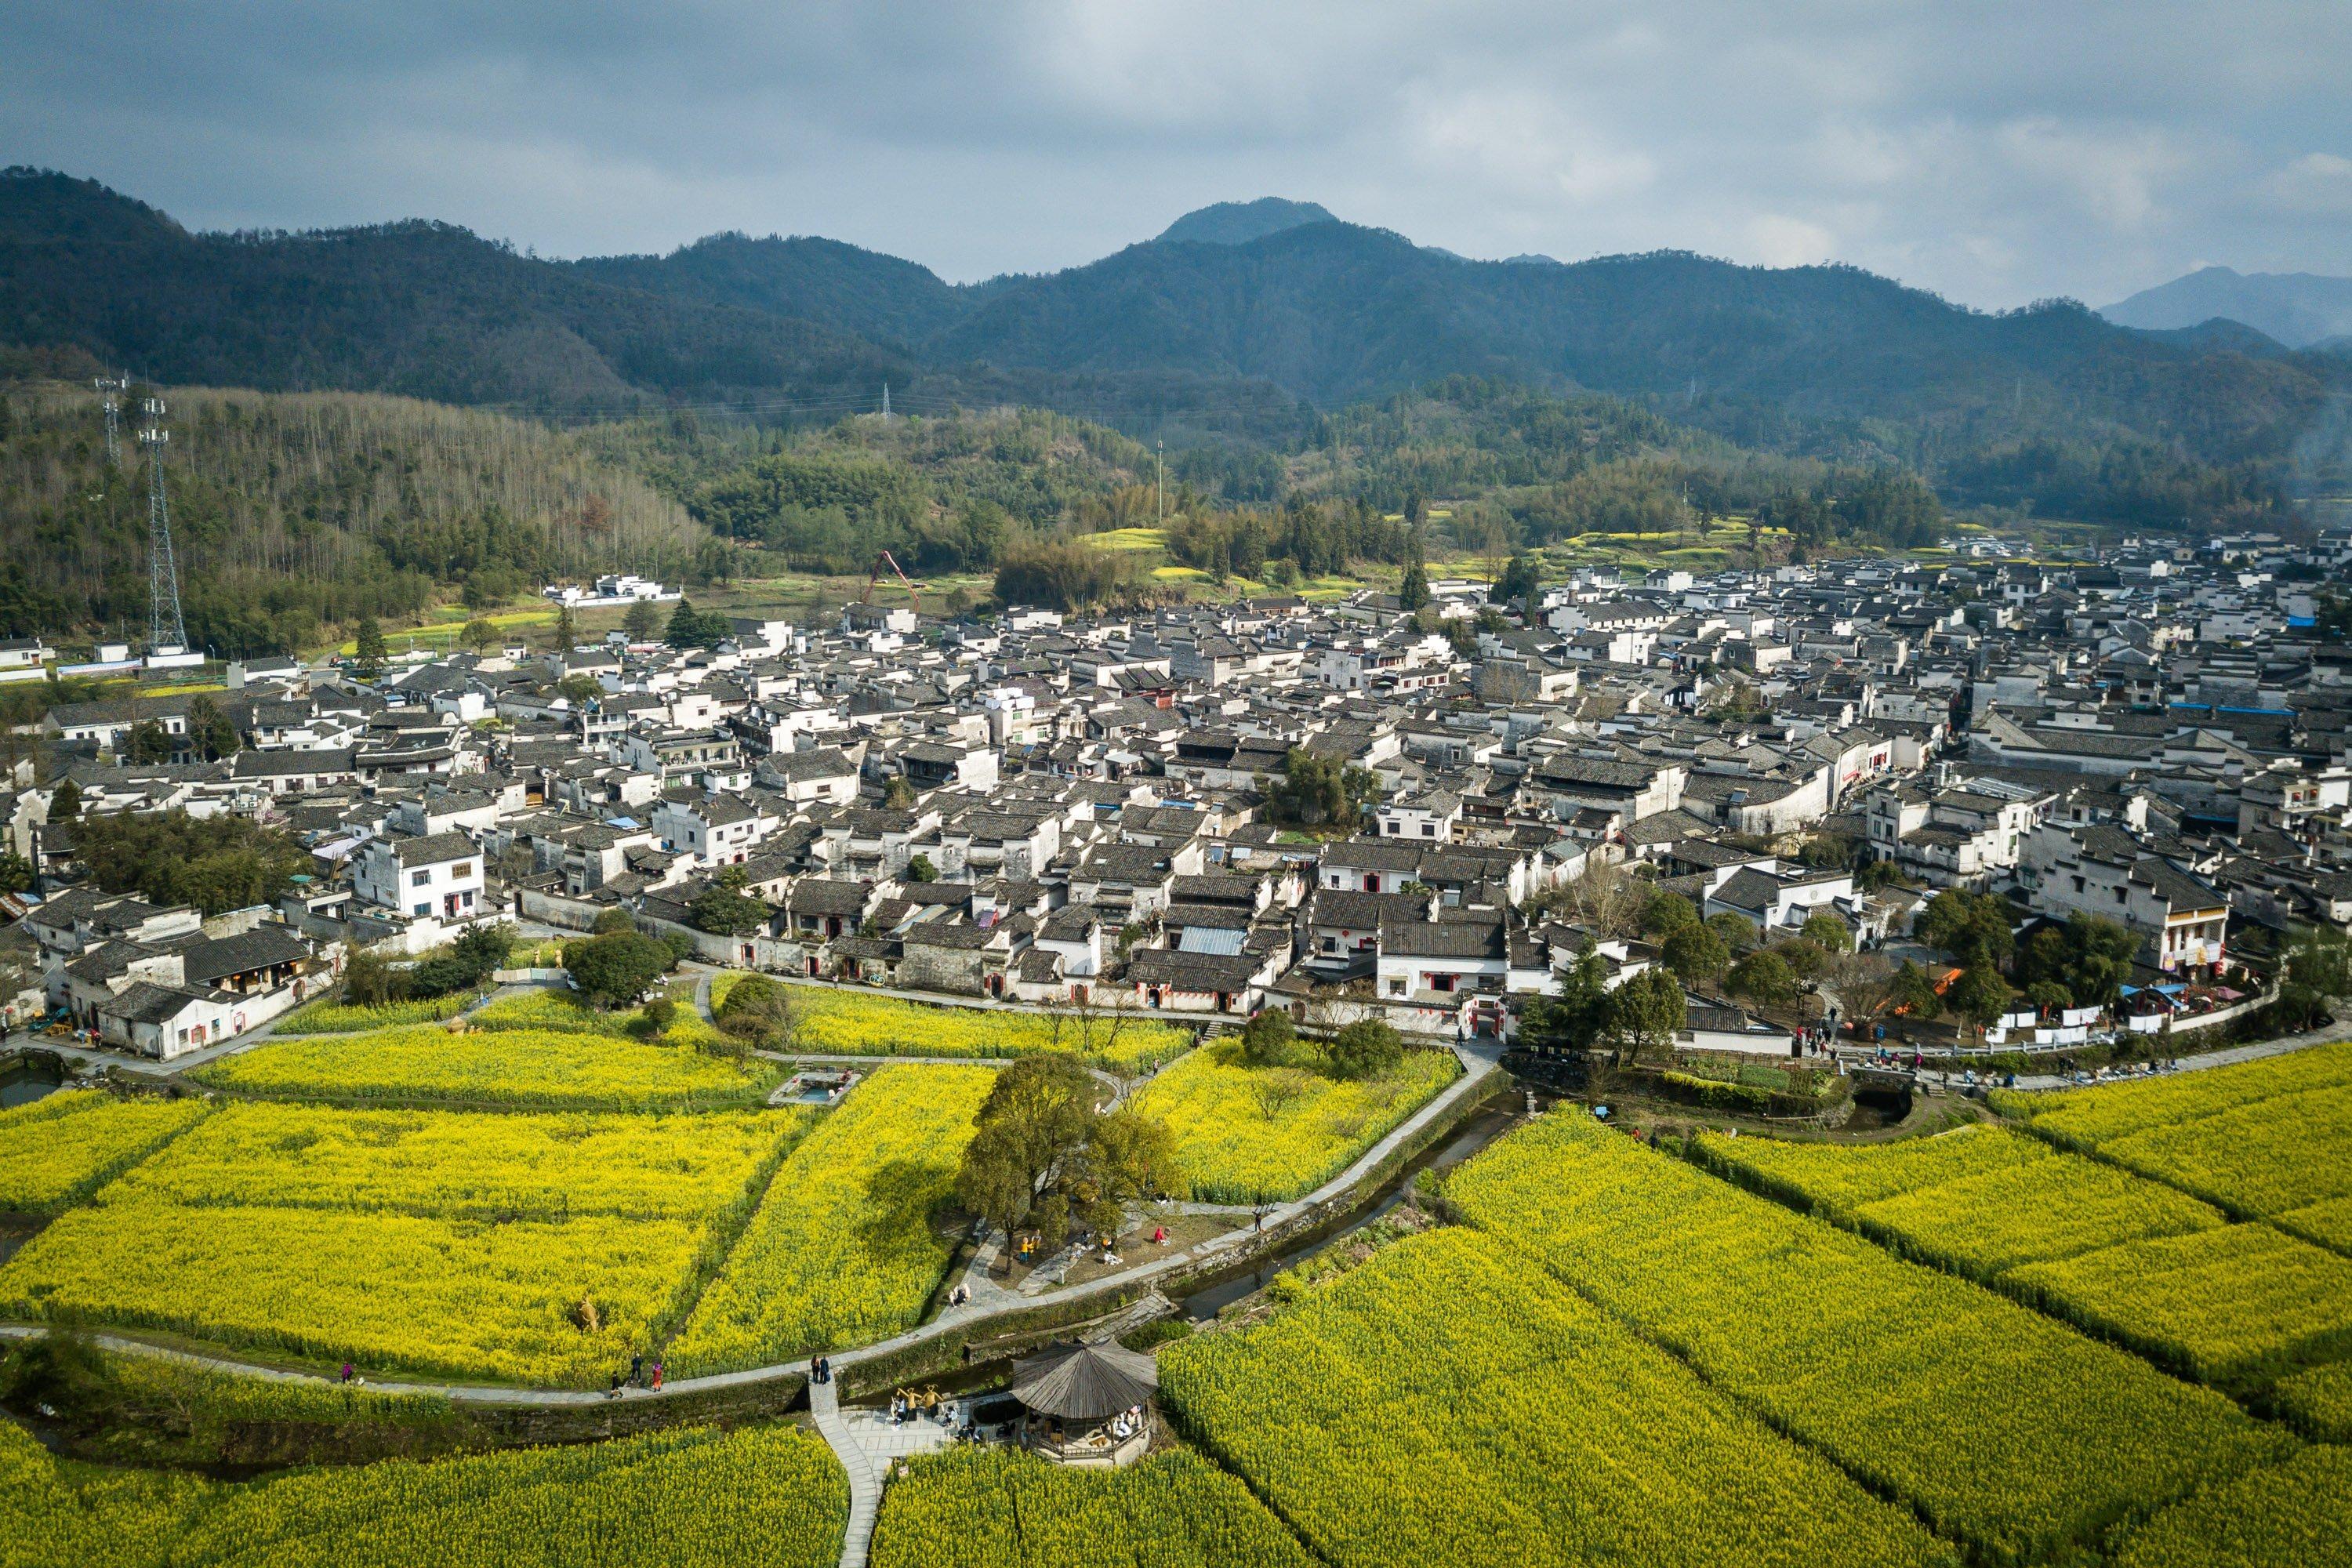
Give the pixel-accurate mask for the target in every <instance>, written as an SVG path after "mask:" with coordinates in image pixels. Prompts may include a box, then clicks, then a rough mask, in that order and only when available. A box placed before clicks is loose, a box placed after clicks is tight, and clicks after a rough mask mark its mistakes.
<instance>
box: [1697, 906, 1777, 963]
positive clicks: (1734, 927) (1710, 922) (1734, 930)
mask: <svg viewBox="0 0 2352 1568" xmlns="http://www.w3.org/2000/svg"><path fill="white" fill-rule="evenodd" d="M1706 927H1707V929H1708V930H1709V931H1713V932H1715V934H1716V935H1717V936H1719V937H1721V938H1722V939H1723V945H1724V946H1725V947H1726V948H1727V949H1728V950H1729V951H1730V952H1732V954H1733V955H1735V956H1737V955H1738V954H1739V953H1743V952H1748V951H1749V950H1750V949H1752V948H1754V947H1756V946H1757V945H1758V944H1759V943H1760V942H1762V941H1763V940H1764V939H1763V938H1762V937H1761V936H1759V935H1758V934H1757V931H1756V922H1755V921H1751V920H1749V919H1748V917H1747V916H1746V915H1743V914H1736V913H1734V912H1733V911H1731V910H1717V911H1716V912H1715V913H1713V914H1711V915H1709V916H1707V917H1706Z"/></svg>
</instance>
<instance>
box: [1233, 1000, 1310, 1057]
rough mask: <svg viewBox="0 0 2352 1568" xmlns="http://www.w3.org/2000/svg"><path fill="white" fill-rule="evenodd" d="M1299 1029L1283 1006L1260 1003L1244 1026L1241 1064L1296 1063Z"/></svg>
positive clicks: (1298, 1052)
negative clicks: (1261, 1005) (1268, 1005)
mask: <svg viewBox="0 0 2352 1568" xmlns="http://www.w3.org/2000/svg"><path fill="white" fill-rule="evenodd" d="M1300 1054H1301V1053H1300V1049H1299V1043H1298V1031H1297V1029H1296V1028H1295V1027H1293V1026H1292V1025H1291V1022H1290V1014H1289V1013H1288V1012H1287V1011H1286V1010H1285V1009H1283V1008H1281V1007H1261V1008H1259V1009H1258V1010H1257V1011H1256V1012H1255V1013H1253V1014H1251V1015H1250V1021H1249V1022H1248V1023H1247V1024H1245V1025H1244V1026H1242V1052H1241V1059H1242V1066H1244V1067H1245V1068H1286V1067H1294V1066H1296V1065H1297V1061H1298V1058H1299V1056H1300Z"/></svg>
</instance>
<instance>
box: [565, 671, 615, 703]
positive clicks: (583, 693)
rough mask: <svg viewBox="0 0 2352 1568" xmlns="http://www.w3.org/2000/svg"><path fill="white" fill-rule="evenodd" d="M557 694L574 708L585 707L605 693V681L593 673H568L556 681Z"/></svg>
mask: <svg viewBox="0 0 2352 1568" xmlns="http://www.w3.org/2000/svg"><path fill="white" fill-rule="evenodd" d="M555 694H556V695H557V696H558V697H561V698H562V699H563V700H565V701H566V702H569V703H571V704H572V707H574V708H585V707H587V706H588V704H590V703H591V702H593V701H595V700H597V699H599V698H601V697H603V696H604V682H603V681H601V680H599V679H596V678H595V677H594V676H593V675H567V676H565V677H564V678H563V679H561V680H559V681H557V682H556V683H555Z"/></svg>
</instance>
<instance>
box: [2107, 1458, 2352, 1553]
mask: <svg viewBox="0 0 2352 1568" xmlns="http://www.w3.org/2000/svg"><path fill="white" fill-rule="evenodd" d="M2348 1547H2352V1448H2337V1447H2315V1448H2306V1449H2305V1450H2304V1451H2303V1452H2302V1453H2300V1454H2297V1455H2296V1456H2295V1457H2294V1458H2292V1459H2289V1460H2287V1461H2286V1462H2285V1463H2284V1464H2282V1465H2274V1466H2270V1467H2267V1468H2263V1469H2259V1470H2255V1471H2253V1472H2252V1474H2250V1475H2246V1476H2242V1477H2241V1478H2239V1479H2237V1480H2235V1481H2232V1482H2231V1483H2230V1484H2229V1485H2227V1486H2221V1487H2216V1488H2215V1489H2213V1490H2211V1491H2210V1492H2206V1493H2204V1494H2203V1495H2201V1496H2199V1497H2195V1498H2191V1499H2189V1500H2188V1501H2187V1502H2183V1503H2180V1504H2179V1505H2177V1506H2175V1507H2173V1508H2170V1509H2168V1510H2165V1511H2164V1512H2163V1513H2160V1514H2158V1516H2157V1517H2156V1518H2155V1519H2153V1520H2150V1521H2148V1522H2147V1524H2146V1525H2144V1526H2142V1527H2141V1528H2140V1529H2139V1530H2137V1531H2135V1532H2133V1534H2132V1535H2131V1536H2130V1537H2129V1538H2128V1539H2126V1541H2125V1542H2124V1543H2123V1545H2122V1547H2121V1549H2119V1550H2118V1551H2117V1552H2116V1555H2115V1563H2116V1568H2310V1565H2315V1564H2317V1563H2341V1562H2343V1561H2344V1560H2345V1554H2346V1552H2347V1548H2348Z"/></svg>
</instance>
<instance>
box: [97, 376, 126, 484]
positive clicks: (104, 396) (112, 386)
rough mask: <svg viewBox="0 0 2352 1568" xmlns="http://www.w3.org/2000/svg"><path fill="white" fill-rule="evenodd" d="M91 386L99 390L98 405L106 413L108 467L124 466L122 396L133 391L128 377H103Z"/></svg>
mask: <svg viewBox="0 0 2352 1568" xmlns="http://www.w3.org/2000/svg"><path fill="white" fill-rule="evenodd" d="M91 385H93V386H95V387H97V388H98V405H99V406H100V408H102V409H104V410H105V411H106V466H107V467H108V468H121V466H122V395H123V394H124V393H126V392H128V391H130V390H131V378H130V377H129V376H127V375H122V376H113V375H101V376H100V377H98V379H97V380H95V381H93V382H92V383H91Z"/></svg>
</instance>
